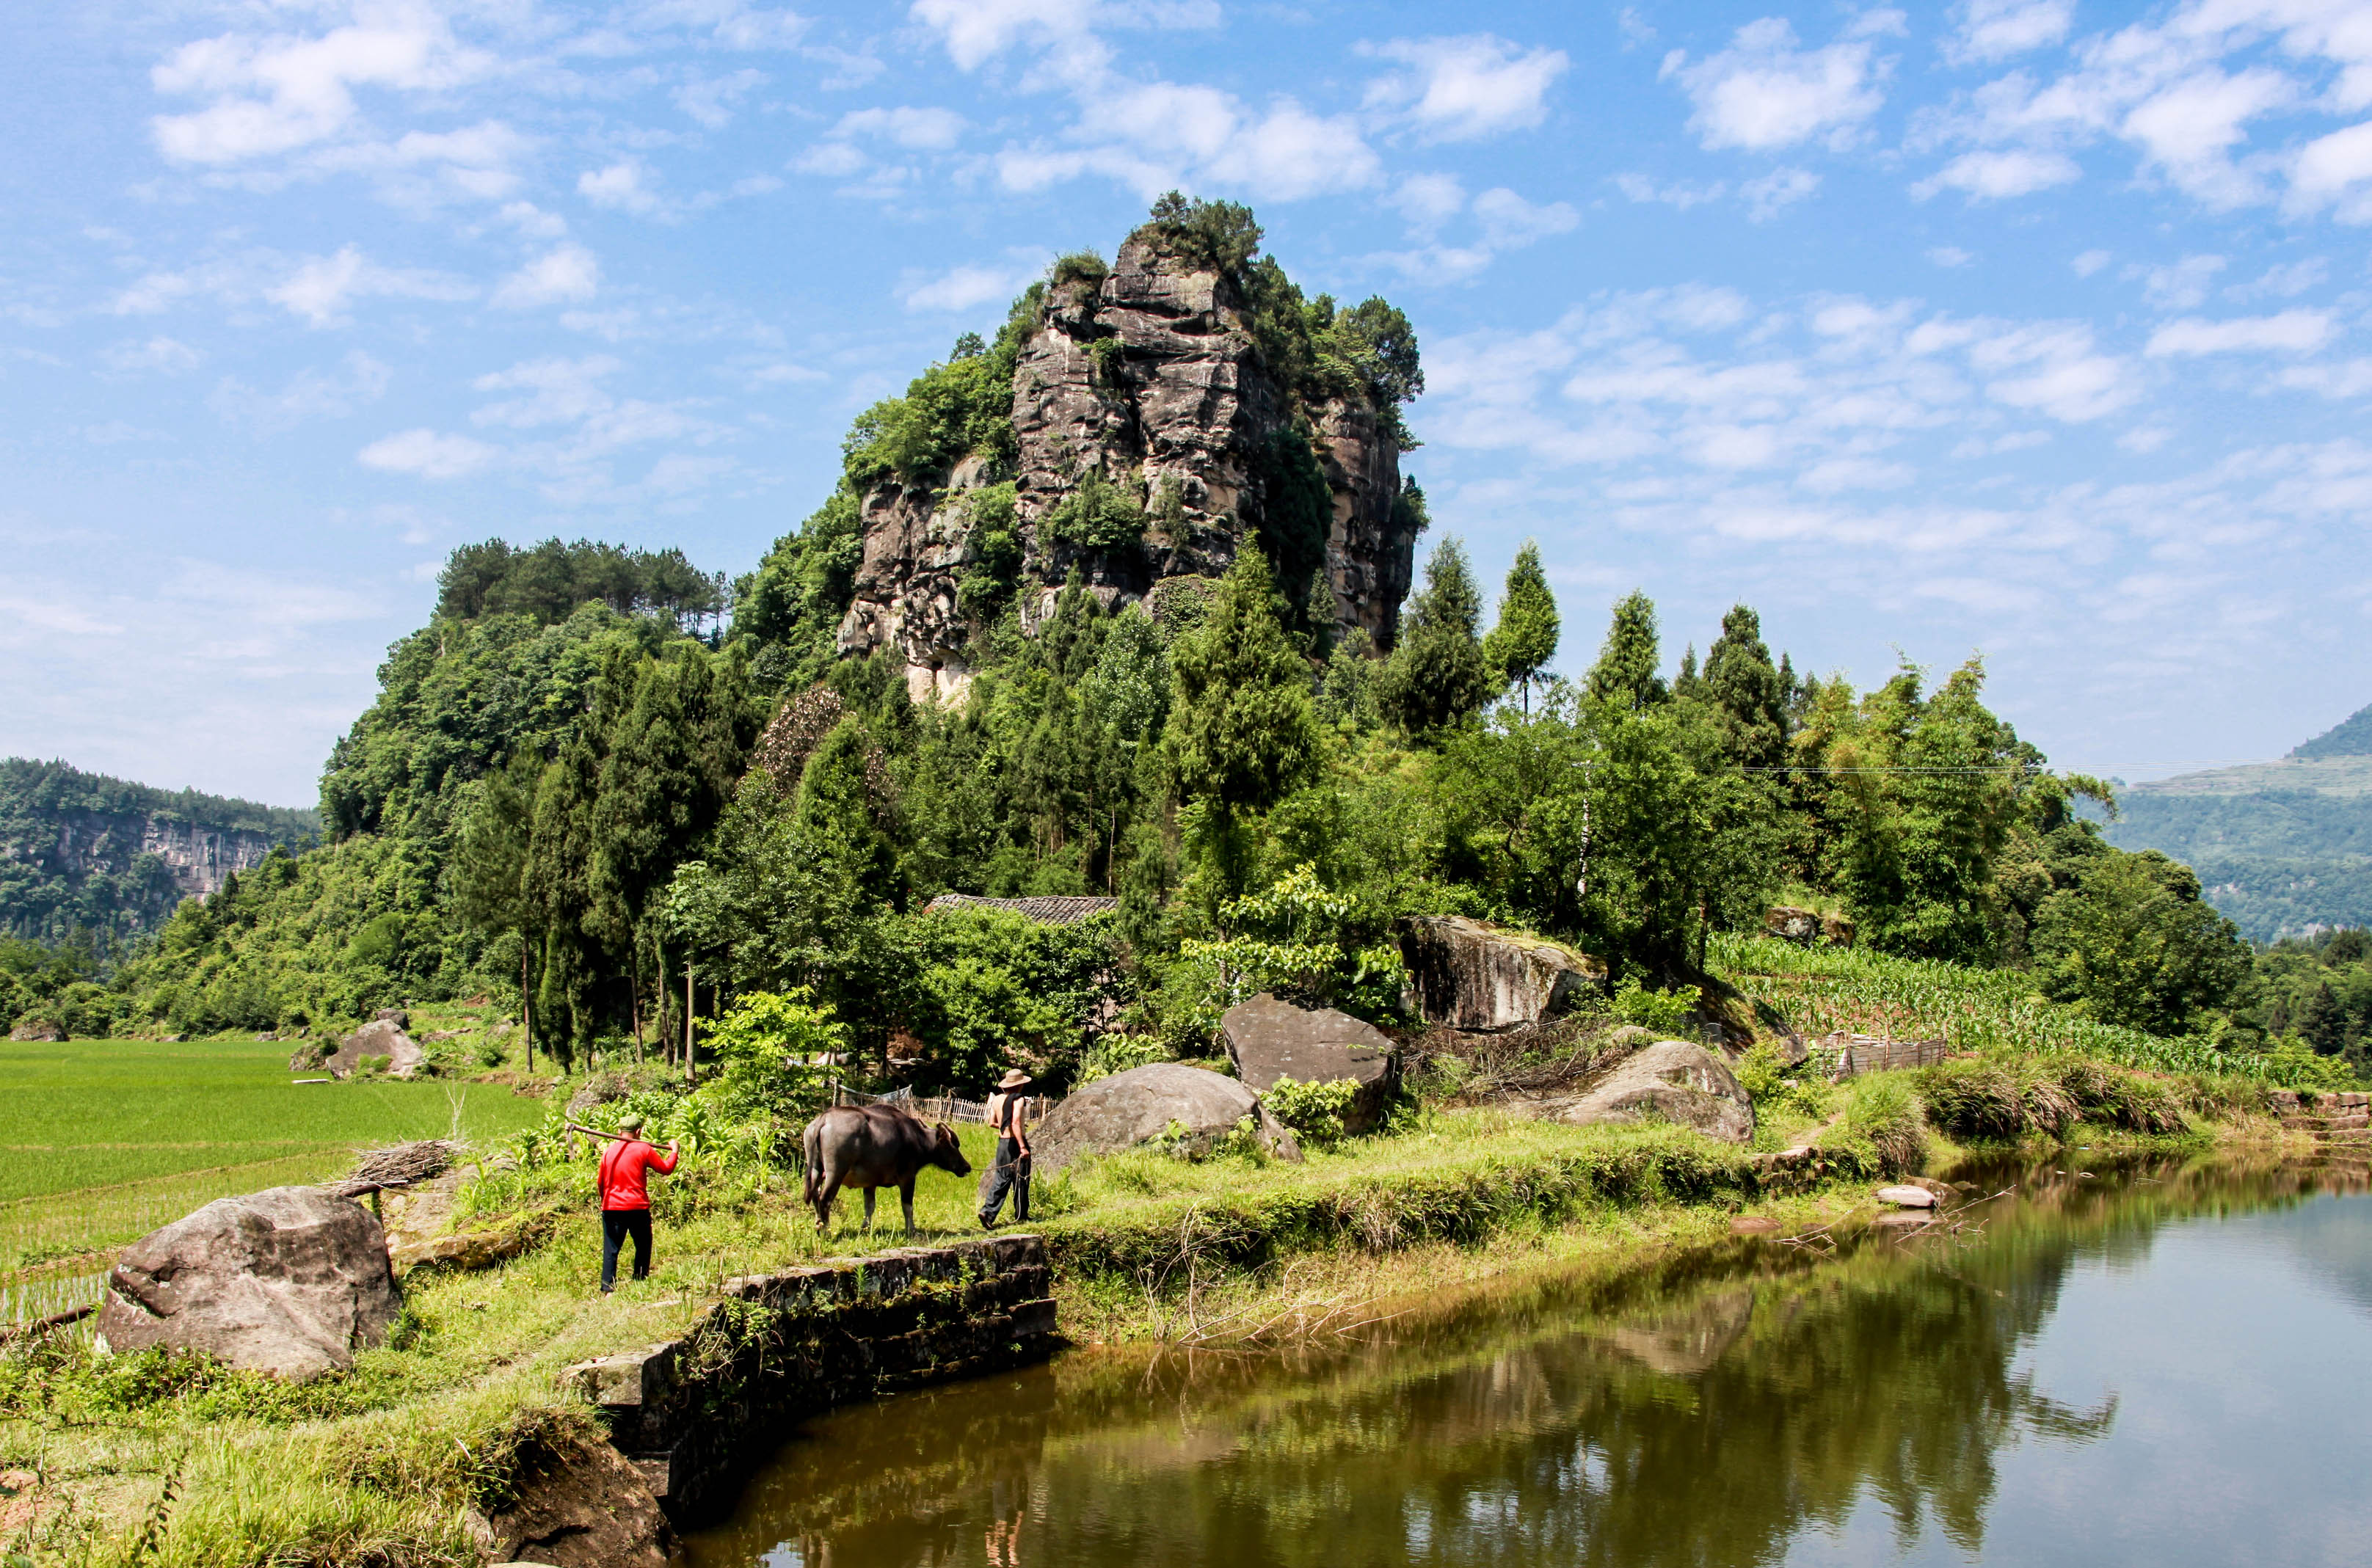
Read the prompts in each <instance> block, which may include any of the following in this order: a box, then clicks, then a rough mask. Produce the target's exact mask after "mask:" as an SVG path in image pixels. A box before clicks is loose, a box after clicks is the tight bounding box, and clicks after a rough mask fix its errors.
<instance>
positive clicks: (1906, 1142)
mask: <svg viewBox="0 0 2372 1568" xmlns="http://www.w3.org/2000/svg"><path fill="white" fill-rule="evenodd" d="M1850 1094H1851V1098H1850V1099H1849V1100H1848V1101H1847V1102H1846V1106H1845V1134H1846V1136H1847V1137H1848V1138H1851V1139H1853V1140H1855V1141H1856V1142H1859V1143H1862V1144H1867V1145H1868V1146H1869V1147H1870V1148H1871V1149H1872V1150H1873V1151H1874V1152H1875V1153H1876V1154H1877V1156H1878V1167H1879V1169H1881V1170H1882V1171H1884V1172H1885V1173H1886V1174H1887V1175H1889V1176H1902V1175H1906V1174H1908V1173H1910V1172H1912V1171H1915V1170H1917V1169H1919V1168H1920V1167H1922V1166H1924V1165H1925V1164H1926V1163H1927V1135H1926V1126H1925V1121H1924V1117H1923V1115H1922V1113H1921V1109H1920V1104H1919V1096H1918V1095H1917V1094H1916V1093H1914V1092H1913V1089H1912V1086H1911V1085H1910V1083H1909V1082H1908V1081H1906V1080H1905V1079H1903V1078H1901V1077H1900V1076H1898V1075H1896V1074H1890V1073H1888V1074H1877V1075H1875V1076H1872V1077H1866V1078H1856V1079H1855V1080H1854V1085H1853V1088H1852V1090H1851V1091H1850Z"/></svg>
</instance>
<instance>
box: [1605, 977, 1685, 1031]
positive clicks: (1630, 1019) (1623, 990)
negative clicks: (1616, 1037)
mask: <svg viewBox="0 0 2372 1568" xmlns="http://www.w3.org/2000/svg"><path fill="white" fill-rule="evenodd" d="M1696 1010H1697V996H1696V994H1695V993H1692V992H1684V991H1651V990H1649V989H1648V988H1647V987H1645V986H1644V985H1641V984H1640V983H1639V977H1638V976H1636V975H1626V976H1625V977H1623V981H1622V984H1620V985H1618V986H1616V987H1615V988H1614V1016H1616V1017H1618V1018H1621V1019H1622V1021H1623V1022H1625V1023H1630V1024H1637V1025H1639V1026H1641V1027H1642V1028H1651V1029H1678V1028H1686V1027H1688V1025H1689V1024H1690V1023H1692V1021H1694V1018H1695V1016H1696Z"/></svg>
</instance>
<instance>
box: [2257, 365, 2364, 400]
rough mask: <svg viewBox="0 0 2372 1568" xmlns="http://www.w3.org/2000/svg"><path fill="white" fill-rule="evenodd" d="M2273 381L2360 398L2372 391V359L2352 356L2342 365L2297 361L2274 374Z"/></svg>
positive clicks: (2332, 395)
mask: <svg viewBox="0 0 2372 1568" xmlns="http://www.w3.org/2000/svg"><path fill="white" fill-rule="evenodd" d="M2273 383H2274V385H2276V386H2280V387H2286V388H2288V389H2291V390H2293V391H2299V392H2320V394H2321V395H2322V396H2324V397H2326V398H2331V399H2340V398H2360V397H2362V396H2363V395H2364V394H2365V393H2366V392H2372V359H2351V360H2348V361H2346V362H2345V363H2343V364H2340V365H2293V366H2290V367H2289V368H2287V369H2285V370H2284V371H2283V372H2282V373H2281V374H2280V375H2278V376H2276V377H2273Z"/></svg>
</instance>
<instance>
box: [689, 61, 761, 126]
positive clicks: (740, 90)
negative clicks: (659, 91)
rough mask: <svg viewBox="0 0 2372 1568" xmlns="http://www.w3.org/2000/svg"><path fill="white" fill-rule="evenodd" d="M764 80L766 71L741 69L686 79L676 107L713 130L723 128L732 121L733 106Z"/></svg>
mask: <svg viewBox="0 0 2372 1568" xmlns="http://www.w3.org/2000/svg"><path fill="white" fill-rule="evenodd" d="M765 80H766V74H765V73H764V72H763V71H753V70H740V71H734V72H730V73H728V74H727V75H722V76H708V77H703V78H702V79H700V80H698V81H692V82H686V83H685V84H684V85H683V86H681V87H678V88H676V90H675V102H676V107H677V108H678V109H680V110H683V111H684V113H686V114H688V115H690V116H691V117H692V119H694V120H696V121H698V122H700V123H701V124H703V125H705V126H707V127H708V128H709V129H710V130H712V131H721V130H723V129H724V128H725V126H726V125H727V124H728V123H730V122H731V121H732V119H733V109H734V106H735V105H736V104H738V103H739V102H740V100H741V99H743V98H744V97H746V96H748V95H749V94H750V92H752V91H754V90H755V89H756V88H758V87H762V86H763V85H764V83H765Z"/></svg>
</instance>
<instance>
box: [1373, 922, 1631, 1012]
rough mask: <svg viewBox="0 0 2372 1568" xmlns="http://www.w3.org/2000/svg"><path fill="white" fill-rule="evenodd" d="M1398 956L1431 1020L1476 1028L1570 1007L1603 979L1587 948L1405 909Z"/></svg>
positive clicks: (1602, 971) (1420, 1007)
mask: <svg viewBox="0 0 2372 1568" xmlns="http://www.w3.org/2000/svg"><path fill="white" fill-rule="evenodd" d="M1396 930H1397V931H1398V933H1399V935H1400V943H1401V961H1402V962H1403V963H1405V964H1407V965H1408V971H1409V983H1410V986H1411V988H1412V989H1413V990H1414V991H1415V993H1416V1003H1417V1007H1418V1010H1419V1011H1421V1012H1422V1013H1423V1014H1424V1016H1425V1020H1426V1021H1427V1022H1429V1023H1436V1024H1441V1025H1444V1026H1446V1027H1448V1028H1453V1029H1463V1030H1467V1031H1469V1032H1477V1031H1482V1030H1489V1029H1506V1028H1515V1027H1516V1026H1517V1025H1518V1024H1529V1023H1537V1022H1539V1021H1540V1020H1541V1019H1542V1018H1552V1017H1554V1016H1557V1015H1558V1014H1560V1013H1564V1012H1566V1011H1569V1010H1570V1009H1571V1008H1572V1007H1573V1005H1574V1004H1575V1003H1576V1002H1577V1001H1578V1000H1579V999H1580V998H1581V997H1582V995H1583V994H1584V993H1586V992H1587V990H1588V989H1590V988H1592V987H1594V986H1597V985H1599V983H1601V982H1602V981H1604V980H1605V978H1606V968H1605V966H1604V965H1602V964H1600V963H1599V962H1598V961H1597V960H1595V959H1594V958H1590V957H1589V956H1588V955H1587V954H1586V953H1578V952H1576V951H1575V950H1574V949H1572V948H1570V947H1564V945H1562V944H1560V943H1556V942H1552V941H1550V940H1548V939H1547V938H1546V937H1542V936H1531V935H1526V934H1524V933H1523V932H1520V931H1510V930H1508V929H1507V928H1506V926H1503V925H1494V924H1493V923H1491V922H1489V921H1487V920H1470V919H1468V918H1467V917H1466V916H1464V915H1458V914H1412V915H1403V916H1401V919H1400V921H1399V922H1398V923H1397V926H1396Z"/></svg>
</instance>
